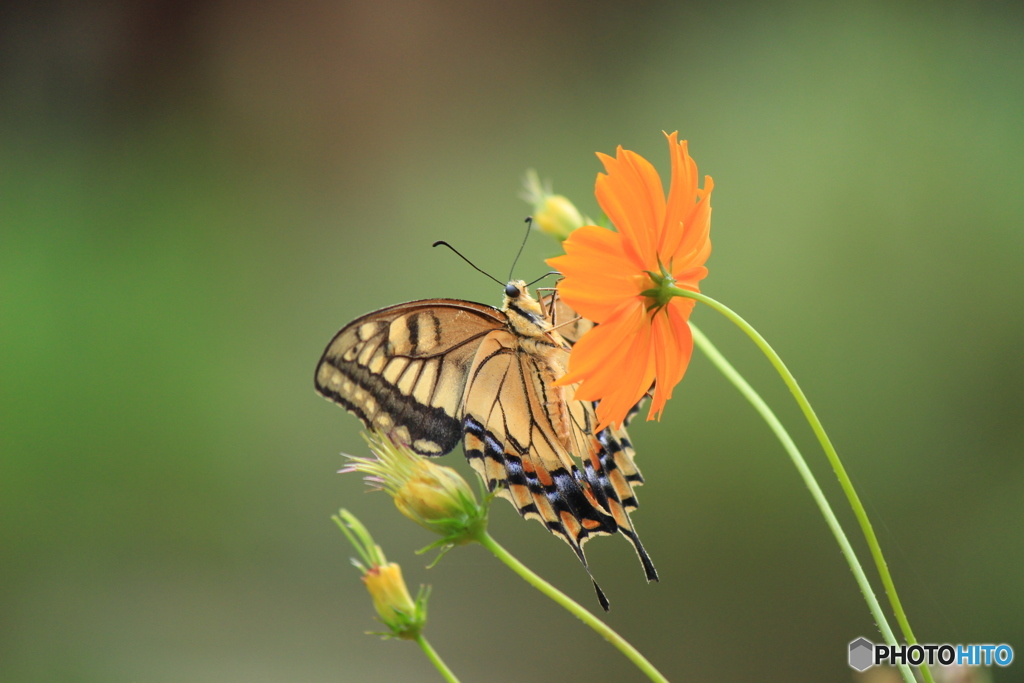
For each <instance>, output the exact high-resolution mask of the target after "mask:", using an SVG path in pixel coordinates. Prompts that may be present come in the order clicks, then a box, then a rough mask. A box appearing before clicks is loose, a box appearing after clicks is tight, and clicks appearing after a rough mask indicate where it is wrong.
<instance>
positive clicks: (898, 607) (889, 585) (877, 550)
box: [669, 287, 934, 683]
mask: <svg viewBox="0 0 1024 683" xmlns="http://www.w3.org/2000/svg"><path fill="white" fill-rule="evenodd" d="M669 291H671V293H672V294H674V295H676V296H683V297H686V298H689V299H696V300H697V301H700V302H701V303H704V304H706V305H708V306H710V307H711V308H713V309H715V310H716V311H718V312H719V313H721V314H722V315H724V316H725V317H726V318H728V319H729V320H731V321H732V322H733V323H734V324H735V325H736V326H737V327H739V328H740V329H741V330H743V331H744V332H745V333H746V335H747V336H748V337H750V338H751V340H753V342H754V343H755V344H757V346H758V348H760V349H761V351H762V352H763V353H764V355H765V356H767V357H768V360H769V361H771V364H772V365H773V366H774V367H775V369H776V371H778V373H779V375H780V376H781V377H782V380H783V381H784V382H785V383H786V386H787V387H789V390H790V392H792V394H793V397H794V398H795V399H796V402H797V403H798V404H799V405H800V409H801V410H802V411H803V413H804V417H805V418H807V422H808V423H809V424H810V425H811V429H812V430H813V431H814V434H815V436H816V437H818V442H819V443H820V444H821V447H822V448H823V449H824V450H825V455H826V456H827V457H828V460H829V463H831V465H832V470H833V471H834V472H835V474H836V477H837V478H838V479H839V484H840V486H841V487H842V489H843V492H844V493H845V494H846V499H847V500H848V501H849V503H850V507H851V508H853V514H854V516H856V518H857V522H858V523H859V524H860V528H861V531H862V532H863V534H864V538H865V540H866V541H867V544H868V547H869V548H870V550H871V556H872V558H873V559H874V561H875V567H876V568H877V569H878V574H879V576H880V577H881V579H882V584H883V585H884V586H885V592H886V595H888V597H889V604H890V605H892V610H893V613H894V614H895V615H896V620H897V621H898V622H899V625H900V629H901V630H902V631H903V637H904V638H905V639H906V641H907V643H909V644H911V645H914V644H916V643H917V639H916V638H915V637H914V632H913V631H912V630H911V629H910V622H909V621H908V620H907V615H906V613H905V612H904V611H903V605H902V603H900V599H899V595H898V594H897V593H896V584H895V583H893V580H892V576H891V575H890V574H889V567H888V565H887V564H886V561H885V557H884V556H883V555H882V548H881V546H880V545H879V543H878V538H877V537H876V536H875V530H874V529H873V528H872V526H871V521H870V520H869V519H868V514H867V511H865V510H864V505H863V504H862V503H861V502H860V496H858V495H857V491H856V490H855V489H854V488H853V482H851V481H850V477H849V475H848V474H847V473H846V468H845V467H843V463H842V461H840V460H839V454H838V453H837V452H836V449H835V446H833V445H832V441H831V439H829V438H828V434H826V433H825V427H824V426H823V425H822V424H821V420H819V419H818V416H817V414H815V412H814V408H812V407H811V404H810V402H809V401H808V400H807V396H806V395H805V394H804V392H803V389H801V388H800V385H799V384H797V381H796V378H795V377H794V376H793V373H791V372H790V371H789V368H787V367H786V364H785V363H783V362H782V358H780V357H779V354H777V353H776V352H775V349H773V348H772V347H771V345H770V344H769V343H768V342H767V341H766V340H765V338H764V337H762V336H761V334H760V333H759V332H758V331H757V330H755V329H754V328H753V327H752V326H751V325H750V323H748V322H747V321H746V320H744V319H743V318H742V317H740V315H739V314H738V313H736V312H735V311H733V310H732V309H731V308H729V307H728V306H726V305H725V304H723V303H720V302H718V301H716V300H715V299H712V298H711V297H708V296H704V295H703V294H699V293H697V292H691V291H689V290H686V289H679V288H678V287H671V288H670V290H669ZM844 552H845V551H844ZM876 620H877V617H876ZM883 623H884V622H883ZM879 626H881V623H880V624H879ZM920 670H921V675H922V676H923V677H924V680H925V681H927V683H934V681H933V679H932V675H931V672H930V671H929V670H928V667H927V666H924V665H922V666H921V667H920Z"/></svg>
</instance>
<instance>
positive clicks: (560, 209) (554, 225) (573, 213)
mask: <svg viewBox="0 0 1024 683" xmlns="http://www.w3.org/2000/svg"><path fill="white" fill-rule="evenodd" d="M519 196H520V197H522V198H523V200H524V201H526V202H527V203H528V204H530V205H531V206H532V207H533V223H534V225H536V226H537V228H539V229H540V231H541V232H543V233H544V234H545V235H548V236H549V237H553V238H555V239H556V240H558V241H559V242H561V241H563V240H565V239H566V238H567V237H569V233H571V232H572V231H573V230H575V229H576V228H579V227H582V226H583V225H586V224H587V223H589V222H592V221H590V219H588V218H587V217H586V216H583V215H582V214H580V212H579V210H578V209H577V208H576V206H575V205H574V204H573V203H572V202H571V201H569V199H568V198H566V197H564V196H562V195H560V194H552V192H551V183H550V182H545V183H543V184H542V183H541V181H540V176H538V175H537V172H536V171H534V170H533V169H532V168H531V169H530V170H528V171H527V172H526V175H525V176H524V177H523V191H522V192H521V193H520V195H519Z"/></svg>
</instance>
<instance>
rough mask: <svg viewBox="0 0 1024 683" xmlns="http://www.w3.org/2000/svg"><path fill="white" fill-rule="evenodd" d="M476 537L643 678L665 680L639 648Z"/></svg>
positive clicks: (499, 549) (494, 543)
mask: <svg viewBox="0 0 1024 683" xmlns="http://www.w3.org/2000/svg"><path fill="white" fill-rule="evenodd" d="M476 540H477V542H479V543H480V545H482V546H483V547H485V548H487V549H488V550H490V551H491V552H492V553H494V556H495V557H497V558H498V559H499V560H501V561H502V562H504V563H505V564H506V565H508V566H509V568H511V569H512V571H514V572H515V573H516V574H519V576H521V577H523V579H525V580H526V582H527V583H528V584H530V585H531V586H533V587H534V588H536V589H537V590H539V591H540V592H541V593H543V594H544V595H546V596H548V597H549V598H551V599H552V600H554V601H555V602H557V603H558V604H559V605H561V606H562V607H564V608H565V609H566V610H568V611H569V613H570V614H572V615H573V616H575V617H576V618H577V619H579V620H580V621H582V622H583V623H584V624H586V625H587V626H589V627H590V628H592V629H594V630H595V631H597V632H598V634H599V635H601V637H603V638H604V639H605V640H607V641H608V642H609V643H611V644H612V645H614V646H615V647H616V648H618V649H619V651H620V652H621V653H622V654H624V655H626V657H627V658H628V659H629V661H631V662H633V664H635V665H636V667H637V668H638V669H640V670H641V671H643V672H644V673H645V674H647V677H648V678H650V679H651V680H652V681H658V682H659V683H668V679H667V678H665V677H664V676H663V675H661V672H659V671H658V670H657V669H655V668H654V665H653V664H651V663H650V662H649V661H647V658H646V657H644V656H643V655H642V654H640V652H639V650H637V649H636V648H635V647H633V646H632V645H630V644H629V643H628V642H626V640H625V638H623V637H622V636H620V635H619V634H618V633H616V632H615V631H613V630H612V629H611V627H610V626H608V624H606V623H604V622H603V621H601V620H600V619H598V618H597V617H595V616H594V615H593V614H591V613H590V612H588V611H587V610H586V609H584V608H583V606H581V605H580V604H579V603H578V602H576V601H575V600H573V599H572V598H570V597H569V596H568V595H566V594H565V593H563V592H561V591H560V590H558V589H557V588H555V587H554V586H552V585H551V584H550V583H548V582H547V581H545V580H544V579H542V578H541V577H539V576H537V575H536V574H534V573H533V571H532V570H531V569H530V568H529V567H527V566H526V565H525V564H523V563H522V562H520V561H519V560H517V559H516V558H515V557H513V556H512V555H511V554H510V553H509V552H508V551H507V550H505V549H504V548H503V547H501V546H500V545H498V542H497V541H495V540H494V538H493V537H492V536H491V535H490V534H489V533H487V532H486V531H481V533H480V534H478V535H477V537H476Z"/></svg>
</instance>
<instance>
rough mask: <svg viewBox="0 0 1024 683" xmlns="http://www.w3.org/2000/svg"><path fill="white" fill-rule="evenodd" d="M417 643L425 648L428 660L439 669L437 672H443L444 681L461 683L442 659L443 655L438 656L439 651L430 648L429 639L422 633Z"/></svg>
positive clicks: (417, 638)
mask: <svg viewBox="0 0 1024 683" xmlns="http://www.w3.org/2000/svg"><path fill="white" fill-rule="evenodd" d="M416 642H417V643H419V646H420V647H421V648H423V652H424V654H426V655H427V659H429V660H430V662H431V663H432V664H433V665H434V666H435V667H437V670H438V671H440V672H441V675H442V676H444V680H446V681H448V683H459V679H458V678H456V677H455V674H453V673H452V670H451V669H449V668H448V665H447V664H445V663H444V661H443V660H442V659H441V655H439V654H437V651H436V650H435V649H434V648H433V647H431V646H430V643H428V642H427V639H426V638H424V637H423V634H422V633H421V634H419V635H417V636H416Z"/></svg>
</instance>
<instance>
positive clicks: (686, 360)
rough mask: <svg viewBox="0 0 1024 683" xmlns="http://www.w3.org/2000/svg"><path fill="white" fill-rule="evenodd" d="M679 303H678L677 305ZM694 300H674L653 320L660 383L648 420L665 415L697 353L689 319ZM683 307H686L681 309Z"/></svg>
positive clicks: (656, 386) (653, 343)
mask: <svg viewBox="0 0 1024 683" xmlns="http://www.w3.org/2000/svg"><path fill="white" fill-rule="evenodd" d="M677 302H678V304H679V305H674V304H677ZM687 302H689V304H690V305H687ZM693 303H694V302H693V300H692V299H687V300H686V301H682V300H680V299H675V300H673V302H672V304H669V305H668V306H666V307H665V309H664V311H665V313H664V314H659V315H657V316H655V319H654V320H653V321H652V327H653V339H652V341H651V343H652V345H653V346H654V349H655V359H656V365H657V377H658V382H657V384H656V385H655V387H654V398H653V400H652V401H651V409H650V411H649V412H648V414H647V419H648V420H650V419H652V418H658V419H660V418H661V413H662V411H663V410H664V409H665V402H666V401H668V400H669V399H670V398H672V390H673V389H674V388H675V386H676V385H677V384H679V382H680V381H681V380H682V379H683V375H684V374H686V368H687V366H688V365H689V364H690V357H691V356H692V355H693V335H692V334H691V332H690V325H689V323H687V319H688V318H689V317H690V311H691V310H692V309H693V306H692V304H693ZM681 309H682V310H681Z"/></svg>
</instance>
